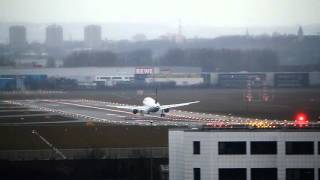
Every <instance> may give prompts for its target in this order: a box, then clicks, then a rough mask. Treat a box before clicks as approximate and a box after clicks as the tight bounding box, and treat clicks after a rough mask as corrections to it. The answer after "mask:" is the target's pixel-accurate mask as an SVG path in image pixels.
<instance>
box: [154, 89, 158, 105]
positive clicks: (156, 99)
mask: <svg viewBox="0 0 320 180" xmlns="http://www.w3.org/2000/svg"><path fill="white" fill-rule="evenodd" d="M155 101H156V104H157V103H158V88H156V98H155Z"/></svg>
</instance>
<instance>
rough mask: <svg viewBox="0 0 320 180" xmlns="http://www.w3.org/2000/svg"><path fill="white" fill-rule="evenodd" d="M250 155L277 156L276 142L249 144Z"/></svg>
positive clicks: (254, 142)
mask: <svg viewBox="0 0 320 180" xmlns="http://www.w3.org/2000/svg"><path fill="white" fill-rule="evenodd" d="M251 154H277V142H276V141H253V142H251Z"/></svg>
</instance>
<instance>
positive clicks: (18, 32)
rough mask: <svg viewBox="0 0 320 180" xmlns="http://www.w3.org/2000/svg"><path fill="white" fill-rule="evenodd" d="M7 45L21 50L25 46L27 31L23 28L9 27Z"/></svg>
mask: <svg viewBox="0 0 320 180" xmlns="http://www.w3.org/2000/svg"><path fill="white" fill-rule="evenodd" d="M9 44H10V46H11V47H13V48H23V47H25V46H26V45H27V30H26V28H25V27H24V26H11V27H10V29H9Z"/></svg>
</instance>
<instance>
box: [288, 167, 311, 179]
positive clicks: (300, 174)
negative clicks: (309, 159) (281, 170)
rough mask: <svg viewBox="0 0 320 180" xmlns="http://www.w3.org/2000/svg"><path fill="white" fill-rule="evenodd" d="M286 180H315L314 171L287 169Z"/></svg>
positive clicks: (308, 169)
mask: <svg viewBox="0 0 320 180" xmlns="http://www.w3.org/2000/svg"><path fill="white" fill-rule="evenodd" d="M286 180H314V170H313V169H312V168H305V169H286Z"/></svg>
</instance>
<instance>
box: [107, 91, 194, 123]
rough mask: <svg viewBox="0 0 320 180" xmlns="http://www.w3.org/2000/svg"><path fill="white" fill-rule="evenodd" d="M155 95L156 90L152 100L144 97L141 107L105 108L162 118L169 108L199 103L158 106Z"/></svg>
mask: <svg viewBox="0 0 320 180" xmlns="http://www.w3.org/2000/svg"><path fill="white" fill-rule="evenodd" d="M157 95H158V93H157V89H156V98H155V99H153V98H151V97H145V98H144V99H143V101H142V104H143V105H142V106H113V105H107V106H109V107H114V108H119V109H127V110H131V111H132V113H133V114H137V113H140V114H141V115H144V114H150V113H159V112H161V114H160V116H161V117H164V116H165V113H168V112H169V111H170V109H171V108H175V107H181V106H188V105H190V104H195V103H199V102H200V101H192V102H186V103H179V104H168V105H160V103H159V102H158V100H157V99H158V98H157Z"/></svg>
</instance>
